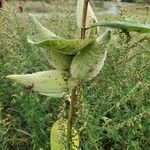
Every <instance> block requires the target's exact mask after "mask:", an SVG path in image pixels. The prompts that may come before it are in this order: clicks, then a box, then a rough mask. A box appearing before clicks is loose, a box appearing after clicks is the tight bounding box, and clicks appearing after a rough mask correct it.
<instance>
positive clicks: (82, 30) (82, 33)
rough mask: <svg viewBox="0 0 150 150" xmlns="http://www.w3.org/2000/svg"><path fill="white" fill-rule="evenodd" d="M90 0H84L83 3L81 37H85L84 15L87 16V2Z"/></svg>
mask: <svg viewBox="0 0 150 150" xmlns="http://www.w3.org/2000/svg"><path fill="white" fill-rule="evenodd" d="M89 1H90V0H84V5H83V14H82V24H81V39H85V31H86V30H85V26H86V17H87V10H88V3H89Z"/></svg>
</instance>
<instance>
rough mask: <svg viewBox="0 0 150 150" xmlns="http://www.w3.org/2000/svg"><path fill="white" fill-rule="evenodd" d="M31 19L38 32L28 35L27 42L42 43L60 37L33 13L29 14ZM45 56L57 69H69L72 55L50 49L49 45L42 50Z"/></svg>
mask: <svg viewBox="0 0 150 150" xmlns="http://www.w3.org/2000/svg"><path fill="white" fill-rule="evenodd" d="M30 17H31V20H32V21H33V23H34V25H35V27H36V28H37V30H38V34H37V35H34V36H28V42H29V43H31V44H35V43H40V42H41V43H42V42H43V41H45V40H49V39H60V37H58V36H56V35H55V34H54V33H52V32H51V31H49V30H48V29H46V28H45V27H44V26H43V25H42V24H41V23H40V22H39V21H38V20H37V19H36V18H35V17H34V16H33V15H31V14H30ZM43 52H44V55H45V57H46V58H47V59H48V61H49V63H50V64H51V65H52V66H53V67H54V68H56V69H58V70H62V71H65V70H69V68H70V64H71V61H72V56H69V55H64V54H61V53H58V52H54V51H51V50H50V47H47V48H45V50H43Z"/></svg>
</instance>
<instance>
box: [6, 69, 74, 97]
mask: <svg viewBox="0 0 150 150" xmlns="http://www.w3.org/2000/svg"><path fill="white" fill-rule="evenodd" d="M7 78H8V79H11V80H14V81H16V82H18V83H20V84H22V85H24V87H25V88H26V89H29V90H32V91H37V92H39V93H40V94H42V95H47V96H51V97H62V96H63V95H64V93H65V92H67V90H68V89H70V90H71V89H72V88H73V87H74V86H75V85H76V80H74V79H73V78H72V77H70V74H69V73H68V72H65V71H57V70H50V71H43V72H37V73H33V74H26V75H8V76H7Z"/></svg>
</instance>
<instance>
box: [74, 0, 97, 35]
mask: <svg viewBox="0 0 150 150" xmlns="http://www.w3.org/2000/svg"><path fill="white" fill-rule="evenodd" d="M83 7H84V0H78V1H77V8H76V17H77V25H78V27H79V29H81V26H82V15H83ZM93 23H97V18H96V16H95V13H94V11H93V9H92V7H91V4H90V2H89V3H88V10H87V16H86V26H90V25H92V24H93ZM97 33H98V28H94V29H90V30H89V31H88V38H90V37H92V36H95V35H96V34H97Z"/></svg>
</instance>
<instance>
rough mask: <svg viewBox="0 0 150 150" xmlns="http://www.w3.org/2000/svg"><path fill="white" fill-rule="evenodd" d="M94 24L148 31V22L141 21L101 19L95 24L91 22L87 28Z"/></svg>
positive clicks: (149, 28) (142, 31) (149, 29)
mask: <svg viewBox="0 0 150 150" xmlns="http://www.w3.org/2000/svg"><path fill="white" fill-rule="evenodd" d="M96 26H102V27H110V28H116V29H121V30H123V31H134V32H139V33H148V32H150V24H141V23H137V22H131V21H122V22H121V21H101V22H98V23H96V24H93V25H92V26H90V27H88V28H87V29H90V28H92V27H96Z"/></svg>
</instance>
